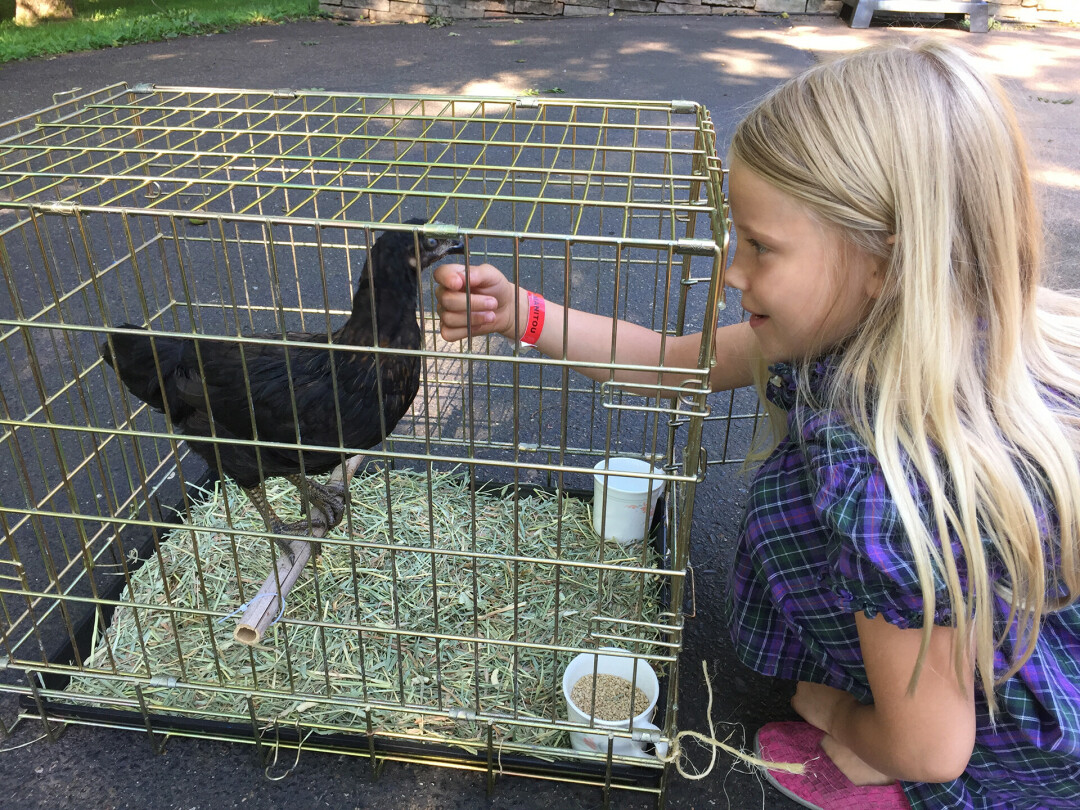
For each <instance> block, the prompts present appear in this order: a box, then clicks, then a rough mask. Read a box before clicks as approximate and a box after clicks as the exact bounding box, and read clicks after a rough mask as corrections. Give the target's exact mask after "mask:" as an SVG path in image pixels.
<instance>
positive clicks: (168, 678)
mask: <svg viewBox="0 0 1080 810" xmlns="http://www.w3.org/2000/svg"><path fill="white" fill-rule="evenodd" d="M178 683H180V681H178V680H177V679H176V677H175V676H174V675H154V676H153V677H152V678H150V685H151V686H165V687H167V688H170V689H172V688H173V687H175V686H176V685H177V684H178Z"/></svg>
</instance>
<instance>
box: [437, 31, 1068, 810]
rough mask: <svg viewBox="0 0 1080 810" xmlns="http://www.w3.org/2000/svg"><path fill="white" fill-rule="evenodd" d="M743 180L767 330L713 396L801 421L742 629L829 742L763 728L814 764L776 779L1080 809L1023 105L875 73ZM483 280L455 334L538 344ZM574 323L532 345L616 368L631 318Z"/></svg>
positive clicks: (842, 86) (1060, 319)
mask: <svg viewBox="0 0 1080 810" xmlns="http://www.w3.org/2000/svg"><path fill="white" fill-rule="evenodd" d="M729 167H730V175H729V197H730V203H731V210H732V218H733V222H734V225H735V230H736V233H737V236H738V245H737V249H736V252H735V257H734V260H733V262H732V264H731V266H730V268H729V269H728V271H727V276H726V281H727V283H728V284H730V285H731V286H732V287H734V288H736V289H738V290H740V291H741V293H742V305H743V308H744V309H745V310H746V312H747V313H748V315H749V319H748V320H746V321H744V322H743V323H740V324H737V325H733V326H725V327H721V328H719V329H718V330H717V332H716V345H717V360H718V362H717V365H716V368H715V370H714V371H713V373H712V380H711V381H712V385H713V388H714V389H729V388H733V387H737V386H743V385H747V384H750V383H751V382H755V381H756V382H757V384H758V385H759V390H761V391H762V393H763V395H764V396H765V397H766V398H767V400H768V402H769V403H770V404H771V405H772V406H775V407H774V408H772V409H771V410H773V411H775V412H776V413H778V414H779V417H780V420H781V421H780V424H779V427H780V432H779V433H778V436H779V439H778V442H777V444H776V446H775V448H774V449H773V450H772V453H771V455H769V457H768V458H767V460H766V461H765V462H764V463H763V464H762V466H761V468H760V469H759V471H758V472H757V474H756V476H755V479H754V482H753V484H752V486H751V488H750V495H749V503H748V504H747V508H746V514H745V517H744V519H743V524H742V528H741V532H740V539H739V546H738V550H737V552H736V562H735V567H734V573H733V576H732V582H731V589H730V597H729V605H728V607H729V611H728V614H729V617H730V631H731V637H732V640H733V641H734V644H735V647H736V650H737V652H738V654H739V656H740V657H741V658H742V660H743V661H744V662H745V663H746V664H747V665H749V666H750V667H752V668H754V669H755V670H757V671H758V672H762V673H765V674H767V675H773V676H778V677H783V678H790V679H793V680H796V681H798V682H799V683H798V687H797V690H796V693H795V696H794V698H793V699H792V705H793V707H794V709H795V710H796V711H797V712H798V714H799V715H800V716H801V717H802V718H804V720H805V721H806V722H804V723H797V722H795V723H792V722H785V723H770V724H767V725H766V726H765V727H764V728H762V729H761V730H760V732H759V733H758V740H757V742H758V748H759V751H760V753H761V755H762V756H764V757H765V758H767V759H770V760H773V761H787V762H802V763H807V764H808V765H807V769H806V773H804V774H802V775H793V774H786V773H779V772H777V773H771V772H770V775H769V779H770V781H772V782H774V784H777V786H778V787H780V789H781V790H783V791H784V792H786V793H787V794H788V795H790V796H791V797H792V798H794V799H795V800H796V801H799V802H801V803H803V804H805V805H806V806H808V807H822V808H840V807H843V808H870V807H880V808H893V807H895V808H903V807H907V806H908V805H909V804H910V805H912V806H914V807H928V808H942V807H948V808H954V807H968V808H995V809H996V808H1006V807H1062V808H1064V807H1072V808H1075V807H1080V603H1078V602H1077V597H1078V596H1080V467H1078V461H1077V459H1078V451H1080V302H1078V301H1077V300H1076V299H1074V298H1070V297H1067V296H1064V295H1061V294H1056V293H1052V292H1051V291H1049V290H1047V289H1045V288H1043V287H1041V286H1040V257H1039V241H1040V240H1039V236H1040V230H1039V228H1040V226H1039V222H1038V217H1037V214H1036V212H1035V210H1034V205H1033V200H1032V193H1031V188H1030V182H1029V177H1028V170H1027V166H1026V163H1025V156H1024V147H1023V143H1022V139H1021V136H1020V134H1019V131H1018V128H1017V125H1016V121H1015V118H1014V115H1013V113H1012V110H1011V108H1010V105H1009V104H1008V102H1007V100H1006V99H1005V97H1004V94H1003V93H1002V91H1001V90H1000V88H999V87H998V86H997V85H996V84H995V83H993V82H991V81H990V80H988V79H987V78H986V77H984V76H983V75H981V74H980V72H979V70H978V69H977V68H976V67H975V65H974V64H973V62H972V60H971V59H970V58H969V57H967V56H966V55H965V54H964V53H963V52H962V51H960V50H959V49H958V48H955V47H952V46H949V45H946V44H943V43H940V42H934V41H922V42H918V43H905V44H892V45H888V46H883V47H876V48H871V49H868V50H865V51H860V52H857V53H854V54H851V55H849V56H846V57H842V58H840V59H837V60H835V61H833V62H831V63H828V64H825V65H821V66H818V67H816V68H814V69H812V70H810V71H809V72H807V73H806V74H804V75H802V76H800V77H798V78H796V79H795V80H793V81H791V82H789V83H788V84H786V85H784V86H782V87H780V88H779V89H777V90H776V91H775V92H774V93H772V94H771V95H770V96H768V97H767V98H766V99H765V100H764V101H762V102H761V103H760V104H759V106H758V107H757V108H756V109H755V110H754V111H753V112H751V113H750V115H749V116H748V117H747V118H746V119H745V120H744V121H743V122H742V123H741V124H740V125H739V127H738V129H737V131H736V133H735V136H734V140H733V142H732V146H731V154H730V160H729ZM464 279H465V268H463V267H462V266H460V265H443V266H442V267H440V268H438V269H437V270H436V280H437V281H438V283H439V284H440V285H442V286H441V289H440V290H439V293H438V294H439V300H440V309H439V311H440V315H441V318H442V332H443V335H444V336H445V337H446V338H447V339H450V340H456V339H461V338H463V337H465V336H466V334H472V335H478V334H485V333H489V332H498V333H501V334H503V335H504V336H506V337H507V338H509V339H511V340H516V339H519V338H521V337H522V332H523V330H524V329H525V327H526V325H527V324H529V316H530V312H533V313H535V312H536V310H537V308H538V306H539V301H538V300H537V299H536V298H535V297H534V298H532V299H531V300H530V296H529V294H528V293H526V291H524V290H519V289H516V288H515V287H514V285H513V284H512V283H510V282H509V281H507V279H506V278H505V277H504V276H503V275H502V274H501V273H500V272H499V271H498V270H496V269H495V268H494V267H491V266H490V265H481V266H478V267H472V268H470V269H469V280H470V290H469V293H470V295H469V312H470V313H471V323H467V316H466V295H465V291H464V289H463V288H464V285H465V282H464ZM566 315H567V318H566V324H567V334H565V335H564V334H563V324H564V313H563V310H562V309H561V308H560V307H558V306H556V305H555V304H552V303H548V304H546V317H545V318H544V321H543V329H542V331H541V332H540V334H539V335H535V334H534V333H535V327H534V326H533V327H530V329H531V331H530V333H529V335H528V336H527V337H528V339H529V342H533V343H535V345H536V346H537V348H538V349H540V350H541V351H543V352H545V353H547V354H553V355H556V356H562V355H563V353H564V352H565V353H566V355H567V357H568V358H569V359H572V360H582V361H588V360H594V361H600V362H604V361H607V360H610V358H611V348H612V347H611V345H610V344H611V339H612V338H611V335H612V329H611V322H610V320H608V319H606V318H602V317H599V316H596V315H591V314H588V313H585V312H579V311H570V312H569V313H566ZM535 320H536V319H535V318H534V321H535ZM617 335H618V342H617V345H616V346H615V350H616V360H617V361H618V362H620V363H629V364H634V363H637V364H641V365H648V364H655V363H657V362H658V359H659V357H660V354H659V351H660V348H659V347H660V336H659V335H657V334H655V333H653V332H652V331H650V330H648V329H645V328H640V327H634V326H632V325H630V324H620V325H619V329H618V330H617ZM699 343H700V337H699V336H687V337H683V338H678V339H674V340H673V339H670V338H669V339H668V341H667V345H666V351H665V354H664V359H665V362H666V363H668V364H670V365H671V366H673V367H676V366H681V367H685V366H692V365H695V360H696V357H697V352H698V346H699ZM765 366H768V370H767V371H765V370H763V369H764V367H765ZM759 369H761V370H762V371H761V372H760V373H759ZM591 373H593V374H597V373H598V372H597V371H595V370H594V371H593V372H591ZM603 373H606V372H603ZM644 381H645V382H650V381H648V380H644ZM651 382H652V383H653V384H655V377H654V378H653V380H651Z"/></svg>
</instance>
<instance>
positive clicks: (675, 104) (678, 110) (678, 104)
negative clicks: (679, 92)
mask: <svg viewBox="0 0 1080 810" xmlns="http://www.w3.org/2000/svg"><path fill="white" fill-rule="evenodd" d="M699 106H701V105H699V104H698V103H697V102H696V101H687V100H686V99H683V98H677V99H675V100H674V101H672V102H671V111H672V112H673V113H675V114H676V115H697V111H698V107H699Z"/></svg>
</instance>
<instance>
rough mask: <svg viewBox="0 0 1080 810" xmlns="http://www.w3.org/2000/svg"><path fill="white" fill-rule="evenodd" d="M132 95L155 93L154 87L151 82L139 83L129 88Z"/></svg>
mask: <svg viewBox="0 0 1080 810" xmlns="http://www.w3.org/2000/svg"><path fill="white" fill-rule="evenodd" d="M128 91H129V92H131V93H153V92H154V85H153V84H152V83H151V82H139V83H138V84H133V85H131V87H129V88H128Z"/></svg>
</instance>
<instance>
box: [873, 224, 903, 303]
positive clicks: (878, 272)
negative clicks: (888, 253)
mask: <svg viewBox="0 0 1080 810" xmlns="http://www.w3.org/2000/svg"><path fill="white" fill-rule="evenodd" d="M885 244H887V245H889V246H890V247H895V246H896V234H895V233H891V234H889V236H888V237H886V239H885ZM888 263H889V260H888V259H878V258H874V259H873V268H872V269H871V271H870V272H869V273H868V274H867V276H866V295H867V297H868V298H871V299H873V300H877V298H878V297H879V296H880V295H881V290H882V288H883V287H884V286H885V268H886V267H887V266H888Z"/></svg>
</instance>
